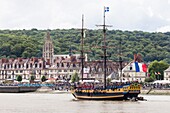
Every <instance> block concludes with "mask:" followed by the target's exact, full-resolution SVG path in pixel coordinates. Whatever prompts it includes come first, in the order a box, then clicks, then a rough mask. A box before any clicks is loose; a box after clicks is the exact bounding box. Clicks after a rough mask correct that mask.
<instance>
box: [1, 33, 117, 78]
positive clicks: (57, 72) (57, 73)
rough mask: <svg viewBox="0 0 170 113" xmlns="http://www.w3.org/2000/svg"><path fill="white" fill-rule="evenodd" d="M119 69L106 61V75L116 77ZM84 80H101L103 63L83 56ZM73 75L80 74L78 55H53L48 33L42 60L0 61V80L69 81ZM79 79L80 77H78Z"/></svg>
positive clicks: (10, 59) (114, 63) (11, 59)
mask: <svg viewBox="0 0 170 113" xmlns="http://www.w3.org/2000/svg"><path fill="white" fill-rule="evenodd" d="M118 68H119V64H118V63H117V62H112V61H107V74H108V75H110V74H111V73H113V72H114V75H116V73H117V71H118ZM85 69H86V71H84V78H85V79H89V78H91V79H97V80H100V81H102V80H103V61H100V60H98V61H87V55H85ZM74 73H78V74H79V75H80V73H81V61H80V54H72V55H54V46H53V42H52V40H51V38H50V33H49V32H47V35H46V37H45V40H44V46H43V56H42V58H26V59H25V58H16V59H14V58H9V59H7V58H2V59H0V80H6V79H8V80H15V79H16V77H17V75H21V76H22V78H23V79H30V76H35V78H36V80H40V79H41V77H42V76H46V78H47V79H49V78H55V79H62V80H63V79H64V80H70V79H71V76H72V75H73V74H74ZM80 78H81V76H80Z"/></svg>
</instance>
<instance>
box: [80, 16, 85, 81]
mask: <svg viewBox="0 0 170 113" xmlns="http://www.w3.org/2000/svg"><path fill="white" fill-rule="evenodd" d="M83 46H84V15H82V29H81V50H80V51H81V56H80V59H81V80H82V82H83V75H84V59H85V57H84V49H83V48H84V47H83Z"/></svg>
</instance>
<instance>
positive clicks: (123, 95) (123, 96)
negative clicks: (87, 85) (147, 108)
mask: <svg viewBox="0 0 170 113" xmlns="http://www.w3.org/2000/svg"><path fill="white" fill-rule="evenodd" d="M139 93H140V92H134V93H129V92H119V93H110V92H105V93H94V92H92V93H85V92H72V94H73V96H74V97H75V98H77V99H83V100H128V99H131V98H137V97H138V94H139Z"/></svg>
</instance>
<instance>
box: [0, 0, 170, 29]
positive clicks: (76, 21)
mask: <svg viewBox="0 0 170 113" xmlns="http://www.w3.org/2000/svg"><path fill="white" fill-rule="evenodd" d="M0 3H1V4H0V29H31V28H37V29H56V28H65V29H69V28H80V27H81V15H82V14H84V15H85V26H86V28H89V29H96V28H97V27H96V26H95V25H96V24H102V22H103V7H104V6H109V7H110V11H109V12H108V13H106V24H109V25H112V26H113V27H112V28H111V29H120V30H131V31H133V30H142V31H149V32H155V31H157V30H158V29H159V28H161V27H164V26H170V15H169V12H170V7H169V5H170V0H149V1H148V0H0Z"/></svg>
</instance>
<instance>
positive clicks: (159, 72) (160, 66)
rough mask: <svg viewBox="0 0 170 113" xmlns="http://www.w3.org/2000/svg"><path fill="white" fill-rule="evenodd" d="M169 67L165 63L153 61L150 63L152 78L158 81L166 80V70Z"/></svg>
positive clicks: (149, 68)
mask: <svg viewBox="0 0 170 113" xmlns="http://www.w3.org/2000/svg"><path fill="white" fill-rule="evenodd" d="M168 67H169V65H168V64H167V63H166V62H164V61H159V62H158V61H157V60H155V61H153V62H151V63H150V65H149V67H148V70H149V74H150V77H152V78H154V79H156V80H163V78H164V70H166V69H167V68H168Z"/></svg>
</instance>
